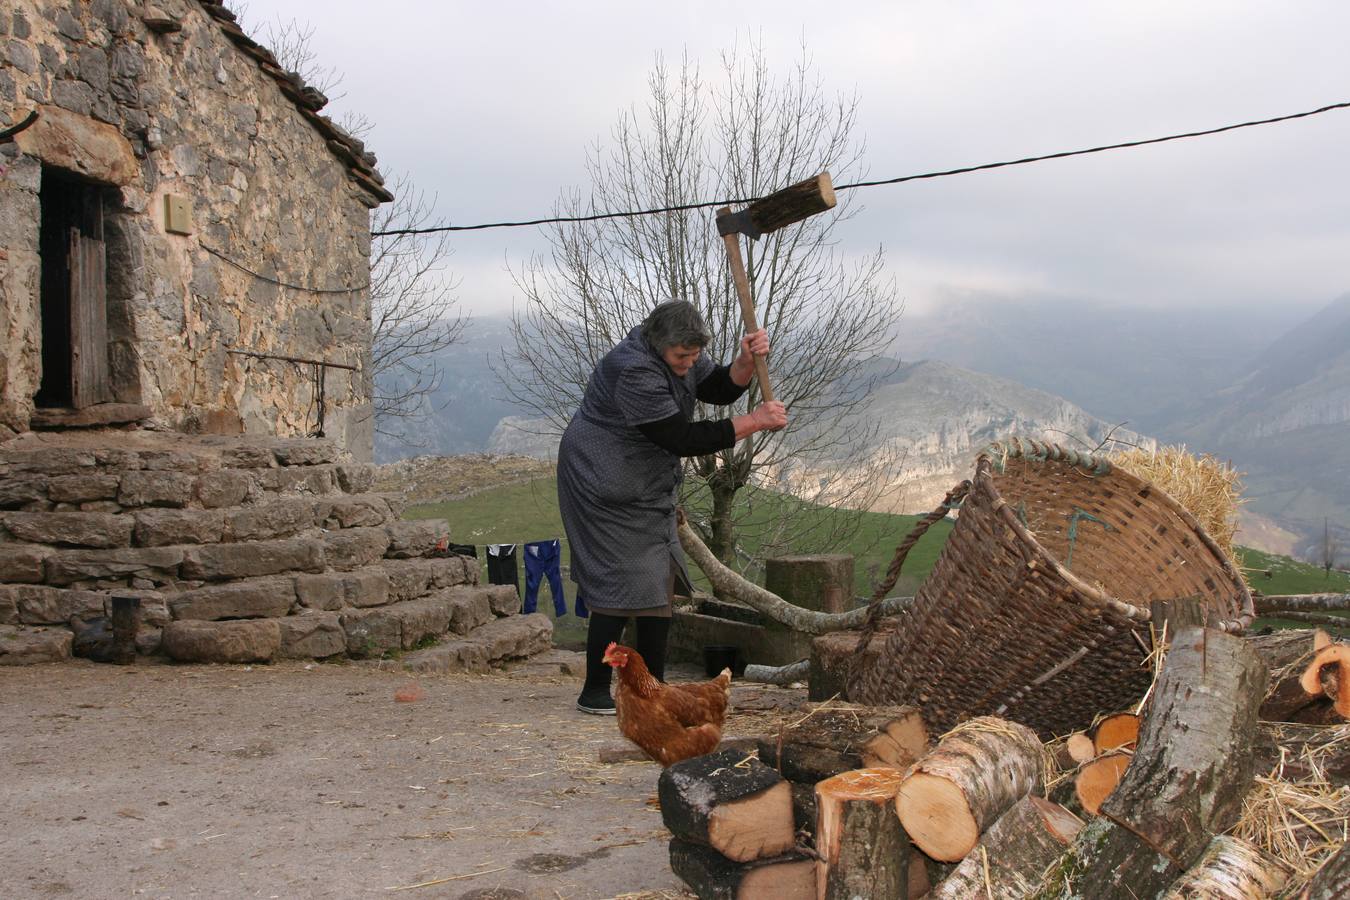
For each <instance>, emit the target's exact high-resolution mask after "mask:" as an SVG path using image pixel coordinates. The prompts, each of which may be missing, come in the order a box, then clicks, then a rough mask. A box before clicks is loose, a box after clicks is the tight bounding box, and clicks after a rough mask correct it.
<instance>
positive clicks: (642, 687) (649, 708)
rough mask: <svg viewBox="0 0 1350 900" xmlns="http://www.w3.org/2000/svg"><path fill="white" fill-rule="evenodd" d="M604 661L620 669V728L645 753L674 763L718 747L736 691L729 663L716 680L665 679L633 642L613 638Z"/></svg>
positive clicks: (617, 693) (665, 763)
mask: <svg viewBox="0 0 1350 900" xmlns="http://www.w3.org/2000/svg"><path fill="white" fill-rule="evenodd" d="M604 661H605V662H606V663H608V664H609V665H611V666H613V667H614V668H615V669H616V670H617V671H618V673H619V686H618V688H617V689H616V690H615V692H614V705H615V707H616V708H617V710H618V717H619V731H620V732H621V733H622V734H623V736H624V737H626V738H628V740H630V741H632V742H633V743H634V744H637V745H638V747H640V748H641V749H642V751H643V752H644V753H646V754H647V755H648V756H650V757H651V758H652V759H654V760H656V761H657V762H659V763H660V764H661V765H663V766H669V765H672V764H674V763H677V762H679V761H680V760H684V759H692V758H693V757H695V756H703V755H704V754H705V753H711V752H712V751H713V750H715V749H716V748H717V744H718V742H719V741H721V740H722V722H723V721H724V720H725V719H726V715H727V700H728V699H729V698H730V697H731V670H730V669H723V670H722V674H720V675H718V676H717V677H716V678H714V679H713V680H712V681H698V682H693V683H690V684H663V683H662V682H660V681H657V680H656V678H654V677H653V676H652V673H651V672H649V671H648V670H647V664H646V663H645V662H644V661H643V659H642V656H641V655H640V654H639V653H638V652H637V651H636V650H634V649H633V648H632V647H624V646H622V645H620V644H615V643H611V644H610V645H609V646H608V647H607V648H606V649H605V657H604Z"/></svg>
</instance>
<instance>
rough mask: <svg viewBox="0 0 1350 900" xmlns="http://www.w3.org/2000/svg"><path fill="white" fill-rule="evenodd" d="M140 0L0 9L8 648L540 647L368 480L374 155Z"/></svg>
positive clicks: (191, 16)
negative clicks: (112, 641) (112, 642)
mask: <svg viewBox="0 0 1350 900" xmlns="http://www.w3.org/2000/svg"><path fill="white" fill-rule="evenodd" d="M156 2H157V4H158V5H157V6H150V5H143V4H140V3H137V2H133V0H5V3H4V5H3V7H0V62H3V68H0V133H4V132H6V131H8V132H11V136H12V138H13V140H8V141H6V142H4V143H0V166H3V174H2V175H0V327H3V329H4V343H3V345H0V665H11V664H26V663H32V662H43V661H50V660H59V659H62V658H66V657H69V656H70V655H71V654H72V653H75V654H76V655H84V656H89V657H90V658H98V657H99V656H100V655H103V656H104V657H105V658H106V653H105V650H106V646H107V641H106V640H105V639H106V638H108V637H109V631H111V632H112V635H111V636H112V637H114V638H116V639H117V641H116V644H117V647H116V651H117V656H118V660H119V661H127V652H126V651H127V648H128V646H129V643H128V638H129V639H130V640H133V641H134V647H135V652H136V653H139V654H141V655H159V656H167V657H168V658H170V659H173V660H177V661H185V662H266V661H271V660H273V659H278V658H313V659H321V658H328V657H334V656H350V657H355V658H363V659H368V660H374V661H376V663H377V664H379V665H386V666H401V667H405V668H411V669H415V670H417V671H446V670H451V669H470V670H475V671H482V670H485V669H486V668H487V666H488V665H490V664H492V663H493V662H496V661H498V660H502V659H506V658H512V657H519V656H526V655H529V654H531V653H535V652H538V651H540V650H543V649H546V648H547V647H549V646H550V645H551V635H552V626H551V623H550V621H549V620H548V618H547V617H545V616H542V615H539V614H531V615H519V612H520V598H519V596H518V595H517V593H516V591H515V590H514V589H512V588H510V587H506V588H504V589H503V588H501V587H493V586H481V585H479V583H478V582H479V570H478V565H477V563H476V562H472V561H469V560H468V559H466V558H464V557H457V556H454V555H452V554H449V553H448V552H447V549H448V543H449V537H450V536H449V533H448V528H447V527H446V523H445V522H443V521H439V520H422V521H405V520H404V519H403V515H402V513H403V501H402V498H401V497H399V496H396V495H388V494H381V493H378V492H376V491H375V490H374V474H375V473H374V467H373V466H372V465H371V464H370V463H369V460H370V457H371V452H372V436H373V422H372V419H371V391H372V384H371V377H370V373H369V364H370V357H371V324H370V296H369V290H368V283H369V275H370V234H369V215H368V213H369V210H370V209H372V208H374V207H375V206H378V205H379V204H380V203H381V202H384V201H388V200H390V199H392V197H391V196H390V194H389V193H388V192H387V191H386V190H385V188H384V187H383V186H382V183H381V179H380V176H379V175H378V173H376V171H375V169H374V163H375V158H374V156H372V155H370V154H369V153H367V152H366V151H365V149H364V147H363V146H362V145H361V143H360V142H359V141H357V140H355V139H354V138H352V137H351V136H350V135H347V134H346V133H345V132H343V131H342V130H341V129H340V128H338V127H337V126H335V125H334V124H333V123H331V122H330V121H329V120H328V119H326V118H325V117H323V116H321V115H320V114H319V112H318V110H319V109H320V108H321V107H322V106H323V105H324V103H325V102H326V101H325V98H324V97H323V96H322V94H320V93H319V92H318V91H316V90H314V89H312V88H310V87H307V86H306V85H305V84H304V83H303V81H301V80H300V79H299V78H298V77H297V76H294V75H292V74H288V73H286V72H284V71H282V69H281V68H280V67H279V66H278V65H277V63H276V60H275V59H274V58H273V56H272V54H271V53H270V52H268V51H267V50H266V49H264V48H262V47H260V46H259V45H257V44H256V43H254V42H253V41H252V40H250V39H249V38H248V37H247V35H245V34H244V32H243V31H242V30H240V29H239V28H238V26H237V25H236V24H235V21H234V16H233V15H232V14H231V13H230V12H229V11H228V10H227V9H225V8H224V7H223V6H221V5H220V4H219V3H218V2H214V0H156ZM34 112H35V113H36V119H35V120H34V121H32V122H31V123H29V120H30V118H31V117H32V113H34ZM25 123H29V124H28V127H25V128H22V130H19V127H20V126H21V125H24V124H25ZM128 610H133V611H134V612H133V613H132V614H131V616H130V618H128V617H127V616H126V615H124V614H125V613H127V611H128ZM132 658H134V654H132Z"/></svg>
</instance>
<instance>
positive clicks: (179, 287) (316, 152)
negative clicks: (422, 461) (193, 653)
mask: <svg viewBox="0 0 1350 900" xmlns="http://www.w3.org/2000/svg"><path fill="white" fill-rule="evenodd" d="M156 2H157V4H158V5H157V6H150V5H148V4H141V3H138V2H134V0H7V2H6V3H5V4H4V10H3V12H0V62H3V68H0V129H4V128H6V127H11V126H13V125H16V124H17V123H18V122H19V121H20V120H22V119H23V118H24V117H25V116H26V115H27V114H28V113H29V112H31V111H36V112H37V114H38V117H37V119H36V122H35V123H34V124H33V125H32V126H31V127H29V128H27V129H25V130H23V131H21V132H19V133H18V134H17V135H16V136H15V137H14V139H13V140H12V141H11V142H9V143H7V144H4V145H0V165H3V166H4V168H5V170H6V171H5V174H4V176H3V177H0V323H2V324H3V327H4V330H5V337H4V346H3V349H2V350H0V427H3V428H5V429H8V431H9V432H23V431H26V430H27V429H29V428H30V427H35V426H36V427H47V426H57V425H67V424H91V423H94V424H97V423H103V424H108V423H119V422H125V421H133V420H143V419H147V418H148V419H151V420H152V421H154V422H155V423H156V424H157V425H159V426H161V427H166V428H168V429H171V430H175V431H181V432H188V433H210V434H266V435H278V436H293V435H306V434H312V433H316V432H321V433H322V434H324V435H326V436H328V437H330V438H331V439H333V440H334V441H336V443H337V444H338V445H339V446H340V447H342V448H343V449H345V450H347V451H348V452H350V453H351V454H352V455H353V456H354V457H355V458H357V459H369V458H370V456H371V452H372V442H373V433H374V432H373V421H372V412H371V390H372V384H371V378H370V374H369V362H370V340H371V336H370V328H371V326H370V296H369V291H368V287H367V286H368V283H369V273H370V266H369V261H370V234H369V211H370V209H372V208H373V207H375V206H377V205H379V204H380V203H381V202H384V201H387V200H391V199H392V196H391V195H390V194H389V192H388V191H387V190H386V189H385V188H384V187H383V184H382V179H381V178H380V176H379V174H378V173H377V172H376V171H375V169H374V162H375V157H374V156H373V155H371V154H369V153H367V152H366V150H365V148H364V146H363V145H362V144H361V142H360V141H358V140H356V139H354V138H352V137H351V136H350V135H348V134H347V133H346V132H344V131H343V130H342V129H341V128H339V127H338V126H336V125H334V124H333V123H332V122H331V121H330V120H329V119H328V118H327V117H325V116H322V115H321V114H320V113H319V110H320V109H321V108H322V107H323V105H324V104H325V103H326V98H324V96H323V95H322V94H321V93H319V92H318V91H317V90H315V89H313V88H310V87H307V86H306V85H305V84H304V82H303V81H301V80H300V79H299V78H298V77H297V76H295V75H294V74H292V73H287V72H285V71H283V70H282V69H281V68H280V67H279V66H278V65H277V63H276V60H275V58H274V57H273V56H272V54H271V53H270V52H268V51H267V50H266V49H265V48H263V47H261V46H259V45H258V44H256V43H254V42H253V41H252V40H250V39H249V38H248V36H247V35H245V34H244V32H243V31H242V30H241V29H239V27H238V26H237V25H236V24H235V22H234V16H233V14H231V13H230V11H229V10H228V9H226V8H225V7H223V6H222V5H221V4H220V3H218V2H212V0H156ZM248 354H262V355H261V356H255V355H248ZM285 358H290V359H293V360H312V361H317V362H324V363H332V364H334V365H332V366H316V365H315V364H314V363H312V362H293V361H288V360H287V359H285Z"/></svg>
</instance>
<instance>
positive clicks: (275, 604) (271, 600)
mask: <svg viewBox="0 0 1350 900" xmlns="http://www.w3.org/2000/svg"><path fill="white" fill-rule="evenodd" d="M295 600H296V597H295V581H294V579H291V578H283V577H276V578H252V579H248V580H245V581H234V582H230V583H229V584H213V585H207V586H206V587H202V588H197V589H196V590H191V591H184V592H183V593H181V594H179V595H177V596H176V597H173V598H171V599H170V600H169V610H170V612H171V613H172V614H173V617H174V618H175V619H203V620H207V621H214V620H218V619H260V618H277V617H278V616H284V615H286V614H287V613H288V612H290V610H291V607H292V606H293V605H294V604H295Z"/></svg>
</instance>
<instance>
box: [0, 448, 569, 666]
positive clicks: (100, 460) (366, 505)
mask: <svg viewBox="0 0 1350 900" xmlns="http://www.w3.org/2000/svg"><path fill="white" fill-rule="evenodd" d="M107 438H108V435H107V434H99V433H96V432H72V433H67V434H52V435H43V434H37V433H29V434H27V435H24V436H22V437H20V438H17V439H15V440H12V441H10V442H8V443H7V444H6V445H5V446H4V447H2V448H0V665H6V664H24V663H30V662H39V661H51V660H57V659H62V658H65V657H68V656H70V655H71V651H72V645H73V644H74V643H75V642H77V641H78V640H79V639H80V635H81V634H83V633H84V631H85V630H87V629H89V628H93V627H101V626H96V625H95V624H94V623H95V621H96V620H100V619H103V618H105V617H107V616H108V615H109V609H108V606H109V603H110V598H111V596H112V594H114V593H116V594H123V595H126V594H130V595H132V596H137V597H140V598H141V604H142V614H143V626H142V628H141V632H140V636H139V639H138V649H139V651H140V652H141V653H143V654H162V655H166V656H168V657H169V658H171V659H174V660H178V661H185V662H265V661H269V660H272V659H277V658H287V657H290V658H316V659H317V658H326V657H331V656H350V657H356V658H376V659H379V658H382V657H387V656H389V655H391V654H393V655H395V656H397V657H398V659H397V660H396V662H397V663H398V664H404V665H406V666H407V667H408V668H412V669H415V670H417V671H446V670H452V669H460V670H470V671H485V670H486V669H487V667H488V665H489V664H490V663H492V662H494V661H497V660H501V659H504V658H511V657H520V656H528V655H530V654H532V653H536V652H539V651H540V650H544V649H547V648H548V647H550V646H551V645H552V624H551V622H550V621H549V620H548V618H547V617H546V616H543V615H540V614H537V613H536V614H532V615H525V616H521V615H517V613H519V611H520V608H521V602H520V596H519V594H518V593H517V592H516V590H515V588H513V587H511V586H499V585H492V586H480V585H479V584H478V563H477V560H471V559H468V558H466V557H460V556H453V555H450V556H446V555H444V553H443V552H440V551H438V549H437V548H438V545H441V546H444V545H445V544H446V543H448V541H449V532H448V529H447V527H446V524H445V522H443V521H439V520H424V521H404V520H402V519H401V518H400V514H401V512H402V509H401V507H402V502H401V499H400V498H399V497H397V496H396V495H389V494H379V493H372V491H371V487H372V483H373V479H374V471H373V467H372V466H370V465H369V464H361V463H354V462H353V461H352V460H351V458H350V456H347V455H346V454H344V453H342V452H341V451H340V450H339V449H338V448H337V447H336V446H335V445H334V444H333V443H331V442H326V441H315V440H305V439H283V438H247V437H231V438H226V437H218V438H211V437H197V438H193V437H187V436H182V435H156V434H150V433H145V432H131V433H125V434H120V435H117V440H115V441H109V440H108V439H107ZM105 624H106V623H105ZM429 644H435V646H427V645H429ZM405 653H406V654H407V655H406V656H404V654H405Z"/></svg>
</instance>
